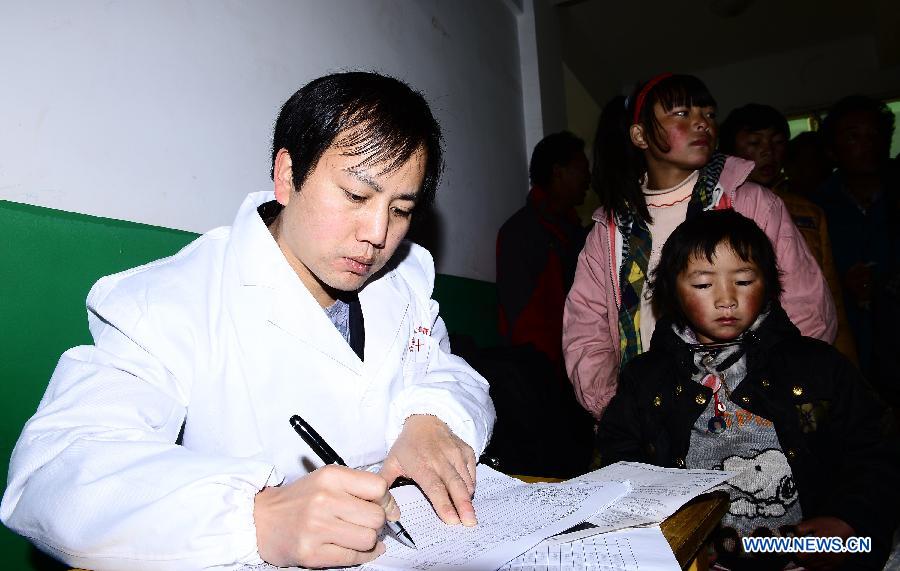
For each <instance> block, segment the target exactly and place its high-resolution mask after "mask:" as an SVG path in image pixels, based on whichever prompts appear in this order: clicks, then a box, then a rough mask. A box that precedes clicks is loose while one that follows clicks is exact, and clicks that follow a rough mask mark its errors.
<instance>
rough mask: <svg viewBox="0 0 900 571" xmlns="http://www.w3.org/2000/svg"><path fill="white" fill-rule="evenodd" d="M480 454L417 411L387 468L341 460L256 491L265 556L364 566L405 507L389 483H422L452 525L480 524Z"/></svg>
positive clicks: (275, 560)
mask: <svg viewBox="0 0 900 571" xmlns="http://www.w3.org/2000/svg"><path fill="white" fill-rule="evenodd" d="M475 465H476V460H475V453H474V451H473V450H472V448H471V447H469V446H468V445H467V444H466V443H465V442H463V441H462V440H461V439H460V438H458V437H457V436H456V435H454V434H453V432H452V431H451V430H450V429H449V427H448V426H447V425H446V424H445V423H444V422H442V421H441V420H439V419H438V418H437V417H434V416H430V415H414V416H410V417H409V418H407V420H406V422H405V423H404V426H403V430H402V431H401V433H400V436H399V437H398V438H397V440H396V442H394V445H393V446H392V447H391V450H390V451H389V452H388V456H387V458H386V459H385V462H384V465H383V467H382V470H381V473H380V474H374V473H371V472H365V471H361V470H354V469H352V468H347V467H345V466H339V465H336V464H332V465H327V466H323V467H321V468H319V469H317V470H315V471H314V472H312V473H311V474H308V475H307V476H304V477H303V478H300V479H298V480H296V481H294V482H292V483H290V484H287V485H285V486H278V487H270V488H264V489H263V490H262V491H260V492H259V493H258V494H257V495H256V499H255V504H254V513H253V518H254V520H255V523H256V537H257V549H258V550H259V555H260V557H262V559H263V560H264V561H266V562H268V563H271V564H273V565H278V566H296V565H301V566H304V567H334V566H348V565H359V564H362V563H366V562H368V561H371V560H373V559H375V558H376V557H378V556H379V555H381V554H382V553H384V549H385V547H384V544H383V543H382V542H381V541H378V535H379V533H380V531H381V529H382V528H383V527H384V525H385V521H387V520H389V521H398V520H399V518H400V508H399V507H398V506H397V504H396V502H395V501H394V498H393V496H391V494H390V492H389V490H388V487H389V485H390V484H391V483H393V482H394V480H395V479H398V478H408V479H411V480H413V481H415V482H416V484H418V486H419V487H420V488H421V489H422V491H423V493H424V494H425V495H426V496H427V497H428V500H429V501H430V502H431V504H432V506H433V507H434V510H435V513H437V515H438V517H440V518H441V520H443V521H444V522H445V523H447V524H458V523H460V522H461V523H463V525H468V526H472V525H475V524H476V523H477V520H476V519H475V510H474V508H473V507H472V496H473V494H474V492H475Z"/></svg>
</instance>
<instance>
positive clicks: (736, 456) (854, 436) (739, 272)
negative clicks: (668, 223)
mask: <svg viewBox="0 0 900 571" xmlns="http://www.w3.org/2000/svg"><path fill="white" fill-rule="evenodd" d="M652 280H653V281H652V291H653V301H654V303H655V304H656V306H657V308H658V312H659V314H660V316H661V320H660V321H659V322H658V323H657V325H656V329H655V330H654V333H653V340H652V343H651V345H650V349H649V351H646V352H644V353H642V354H640V355H638V356H636V357H635V358H634V359H632V360H631V361H629V362H628V363H627V364H626V366H625V367H624V368H623V370H622V373H621V377H620V380H619V389H618V392H617V393H616V396H615V397H614V398H613V399H612V401H611V403H610V405H609V407H608V408H607V409H606V412H605V414H604V415H603V418H602V419H601V421H600V425H599V428H598V444H599V449H600V456H601V458H602V460H603V463H604V464H611V463H614V462H617V461H620V460H628V461H637V462H646V463H650V464H655V465H658V466H666V467H680V468H699V469H712V470H715V469H719V470H728V471H734V472H737V475H736V476H735V477H733V478H731V479H730V480H729V481H728V482H727V483H726V484H725V485H724V487H725V488H726V489H727V490H728V492H729V494H730V497H731V504H730V507H729V511H728V513H727V514H726V515H725V516H724V518H723V520H722V525H721V527H720V529H719V530H718V531H717V532H716V533H715V534H714V540H713V543H714V547H715V551H716V557H717V559H716V565H718V566H719V568H726V569H733V570H734V569H753V570H757V569H763V570H765V569H783V568H785V566H786V565H789V564H791V561H790V559H792V558H793V559H794V560H795V563H799V564H800V565H802V566H803V567H805V568H807V569H836V568H840V569H881V567H882V566H883V565H884V562H885V560H886V558H887V555H888V553H889V551H890V545H891V535H892V533H893V530H894V528H895V527H896V525H897V521H898V513H900V512H898V505H900V488H898V487H897V485H896V482H897V481H898V478H900V447H898V440H897V436H896V431H895V430H894V429H893V428H892V424H891V417H890V414H889V410H888V409H887V407H885V406H884V404H883V402H882V401H881V400H880V399H878V397H877V396H876V395H875V394H874V393H873V392H872V391H871V389H870V388H869V387H868V385H867V384H866V383H865V382H864V380H863V378H862V377H861V376H860V373H859V371H858V370H857V369H856V368H855V367H854V366H853V365H852V364H851V363H850V362H849V361H848V360H847V359H846V357H844V356H843V355H841V354H840V353H839V352H838V351H837V350H836V349H835V348H834V347H832V346H831V345H829V344H827V343H825V342H823V341H820V340H817V339H813V338H811V337H804V336H803V335H801V334H800V331H799V330H798V329H797V327H796V326H794V324H793V323H791V321H790V320H789V319H788V317H787V314H786V313H785V311H784V309H782V307H781V305H780V304H779V303H778V298H779V294H780V292H781V283H780V278H779V268H778V266H777V260H776V256H775V253H774V250H773V247H772V244H771V242H770V241H769V239H768V238H767V237H766V235H765V234H764V233H763V231H762V230H760V228H759V227H758V226H757V225H756V224H755V223H754V222H753V221H752V220H750V219H748V218H745V217H744V216H742V215H741V214H739V213H737V212H735V211H733V210H721V211H708V212H703V213H701V214H698V215H697V216H696V217H695V218H692V219H690V220H688V221H686V222H684V223H682V224H681V225H680V226H679V227H678V228H676V229H675V231H674V232H673V233H672V235H671V236H670V237H669V239H668V241H667V242H666V244H665V245H664V246H663V250H662V254H661V256H660V261H659V265H658V266H657V268H656V270H655V272H654V273H653V274H652ZM790 535H797V536H815V537H837V538H841V540H847V539H848V538H850V537H869V538H871V552H869V553H862V554H853V555H850V554H847V553H828V554H826V553H794V554H791V553H780V554H779V553H769V554H749V553H746V552H745V551H744V548H743V546H744V545H745V543H744V541H743V540H744V539H747V538H750V537H769V536H782V537H784V536H790Z"/></svg>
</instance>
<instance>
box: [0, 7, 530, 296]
mask: <svg viewBox="0 0 900 571" xmlns="http://www.w3.org/2000/svg"><path fill="white" fill-rule="evenodd" d="M514 6H515V5H514V4H513V5H512V6H511V5H510V4H509V2H504V1H502V0H485V1H482V0H459V1H441V0H418V1H411V0H327V1H325V0H320V1H312V0H307V1H300V0H255V1H249V0H244V1H239V0H154V1H151V0H144V1H139V0H78V1H77V2H71V1H67V0H32V1H29V2H16V1H13V0H0V73H2V76H0V198H3V199H9V200H13V201H18V202H25V203H29V204H35V205H41V206H48V207H52V208H57V209H63V210H70V211H76V212H83V213H88V214H94V215H99V216H106V217H111V218H119V219H126V220H134V221H139V222H145V223H150V224H156V225H163V226H168V227H174V228H181V229H186V230H192V231H197V232H203V231H206V230H209V229H210V228H213V227H215V226H219V225H223V224H230V223H231V220H232V218H233V216H234V213H235V212H236V209H237V206H238V205H239V204H240V202H241V201H242V199H243V197H244V195H245V194H246V193H248V192H252V191H256V190H263V189H268V188H270V187H271V181H270V179H269V177H268V173H269V160H270V159H269V145H270V142H271V128H272V124H273V122H274V119H275V116H276V114H277V111H278V108H279V106H280V105H281V103H283V101H284V100H286V99H287V98H288V97H289V96H290V95H291V94H292V93H293V92H294V91H295V90H296V89H297V88H298V87H300V86H301V85H302V84H304V83H305V82H307V81H309V80H310V79H313V78H315V77H317V76H319V75H322V74H324V73H327V72H331V71H336V70H346V69H368V70H379V71H383V72H386V73H389V74H392V75H395V76H398V77H400V78H402V79H404V80H406V81H408V82H409V83H410V84H412V85H413V86H414V87H416V88H417V89H420V90H422V91H423V92H424V93H425V94H426V96H427V98H428V99H429V101H430V102H431V103H432V106H433V109H434V111H435V113H436V115H437V117H438V119H439V120H440V122H441V124H442V125H443V127H444V132H445V137H446V149H447V154H446V158H447V170H446V174H445V178H444V181H443V184H442V185H441V188H440V189H439V191H438V201H437V208H438V211H439V215H440V224H439V228H438V229H439V234H440V241H441V242H442V243H443V248H442V250H441V252H440V253H439V256H438V271H440V272H443V273H450V274H454V275H461V276H466V277H472V278H479V279H486V280H493V278H494V240H495V237H496V231H497V229H498V228H499V226H500V224H501V223H502V222H503V221H504V220H505V219H506V218H507V217H508V216H509V215H510V213H512V212H513V211H514V210H515V209H516V208H518V206H519V205H520V204H521V203H522V194H523V192H524V191H523V189H524V188H527V156H526V155H525V153H523V149H524V148H525V139H524V127H523V102H522V82H521V76H520V62H519V55H518V41H519V40H518V36H517V14H516V13H515V10H514V9H513V7H514Z"/></svg>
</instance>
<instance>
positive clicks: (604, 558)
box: [501, 526, 681, 571]
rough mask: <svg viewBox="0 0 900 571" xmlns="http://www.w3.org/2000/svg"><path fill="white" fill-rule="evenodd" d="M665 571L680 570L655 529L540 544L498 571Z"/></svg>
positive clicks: (663, 538) (659, 533) (614, 532)
mask: <svg viewBox="0 0 900 571" xmlns="http://www.w3.org/2000/svg"><path fill="white" fill-rule="evenodd" d="M575 569H594V570H603V571H618V570H620V569H621V570H627V571H644V570H646V571H650V570H651V569H652V570H653V571H665V570H668V569H671V570H673V571H674V570H679V569H681V567H680V566H679V565H678V561H677V560H676V559H675V555H673V554H672V548H671V547H669V542H667V541H666V538H665V537H664V536H663V534H662V531H660V529H659V526H653V527H638V528H631V529H623V530H620V531H611V532H609V533H602V534H600V535H592V536H591V537H585V538H583V539H578V540H575V541H572V542H570V543H562V544H550V543H541V544H539V545H538V546H537V547H535V548H533V549H531V550H530V551H528V552H526V553H524V554H522V555H520V556H519V557H516V558H515V559H514V560H512V561H510V562H509V563H508V564H506V565H504V566H503V567H501V571H562V570H575Z"/></svg>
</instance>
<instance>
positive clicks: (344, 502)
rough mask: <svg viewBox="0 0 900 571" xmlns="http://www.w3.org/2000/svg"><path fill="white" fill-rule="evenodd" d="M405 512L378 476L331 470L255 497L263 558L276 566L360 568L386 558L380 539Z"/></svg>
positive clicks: (332, 467)
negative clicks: (379, 557)
mask: <svg viewBox="0 0 900 571" xmlns="http://www.w3.org/2000/svg"><path fill="white" fill-rule="evenodd" d="M399 517H400V508H398V507H397V504H396V503H395V502H394V498H393V496H391V494H390V493H389V492H388V484H387V481H386V480H385V479H384V478H382V477H381V476H380V475H378V474H373V473H370V472H364V471H361V470H354V469H352V468H347V467H345V466H338V465H328V466H323V467H321V468H319V469H318V470H316V471H314V472H312V473H311V474H308V475H307V476H304V477H303V478H300V479H298V480H296V481H294V482H292V483H290V484H287V485H284V486H277V487H269V488H264V489H263V490H262V491H260V492H259V493H258V494H256V500H255V502H254V510H253V519H254V521H255V523H256V540H257V548H258V549H259V555H260V557H262V559H263V560H264V561H266V562H267V563H271V564H272V565H276V566H282V567H290V566H296V565H302V566H304V567H333V566H346V565H359V564H362V563H366V562H368V561H371V560H373V559H375V558H376V557H378V556H379V555H381V554H382V553H384V543H382V542H381V541H378V534H379V532H380V531H381V529H382V528H383V527H384V524H385V521H386V520H391V521H396V520H397V519H399Z"/></svg>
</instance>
